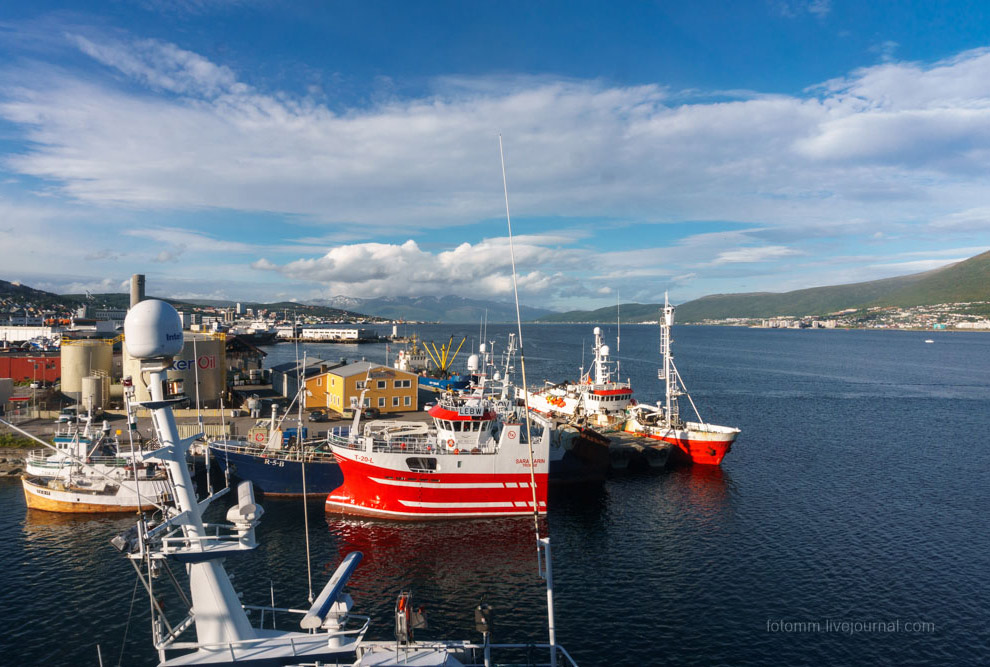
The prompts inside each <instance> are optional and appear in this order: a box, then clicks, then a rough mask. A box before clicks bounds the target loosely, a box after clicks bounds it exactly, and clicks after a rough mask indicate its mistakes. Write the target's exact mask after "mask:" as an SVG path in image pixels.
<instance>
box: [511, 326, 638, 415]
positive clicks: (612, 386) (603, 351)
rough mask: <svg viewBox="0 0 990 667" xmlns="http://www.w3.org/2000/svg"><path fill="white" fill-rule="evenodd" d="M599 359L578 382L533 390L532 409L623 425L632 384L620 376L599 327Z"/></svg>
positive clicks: (530, 404)
mask: <svg viewBox="0 0 990 667" xmlns="http://www.w3.org/2000/svg"><path fill="white" fill-rule="evenodd" d="M594 333H595V347H594V353H595V359H594V361H593V362H592V365H591V368H589V369H588V372H587V373H585V372H584V369H583V368H582V369H581V380H580V382H578V383H577V384H574V383H563V384H548V385H547V386H545V387H543V388H542V389H540V390H538V391H534V392H531V393H530V394H529V409H530V410H535V411H536V412H539V413H542V414H544V415H554V416H558V415H559V416H561V417H564V418H565V419H567V421H569V422H571V423H572V424H575V425H580V426H591V427H592V428H596V429H599V430H606V431H607V430H609V429H621V428H622V425H623V423H625V421H626V408H628V407H629V406H630V405H632V404H633V400H632V394H633V391H632V385H630V384H629V383H628V382H621V381H619V379H618V375H619V373H618V368H617V367H616V365H615V363H614V362H612V361H611V359H610V358H609V354H610V350H609V347H608V345H605V343H604V341H603V339H602V330H601V329H600V328H599V327H595V330H594Z"/></svg>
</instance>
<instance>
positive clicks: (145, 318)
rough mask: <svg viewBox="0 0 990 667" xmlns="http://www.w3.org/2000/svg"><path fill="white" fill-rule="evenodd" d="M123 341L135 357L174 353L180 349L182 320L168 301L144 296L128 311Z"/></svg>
mask: <svg viewBox="0 0 990 667" xmlns="http://www.w3.org/2000/svg"><path fill="white" fill-rule="evenodd" d="M124 344H125V345H127V353H128V354H130V355H131V356H132V357H134V358H135V359H156V358H159V357H174V356H175V355H177V354H178V353H179V352H181V351H182V320H180V319H179V313H178V312H177V311H176V310H175V308H173V307H172V306H171V305H169V304H167V303H165V302H164V301H159V300H157V299H147V300H145V301H142V302H140V303H138V304H136V305H135V306H134V307H133V308H131V309H130V310H129V311H127V317H126V318H125V319H124Z"/></svg>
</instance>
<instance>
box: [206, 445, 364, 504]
mask: <svg viewBox="0 0 990 667" xmlns="http://www.w3.org/2000/svg"><path fill="white" fill-rule="evenodd" d="M344 431H345V433H344V436H345V437H346V431H347V429H344ZM325 443H326V441H325V440H321V441H320V442H319V443H317V444H307V443H305V442H304V443H303V445H302V448H299V447H290V448H287V449H271V448H266V447H259V446H254V445H249V444H247V443H245V442H244V441H241V440H230V441H216V442H211V443H210V445H209V446H210V458H211V459H213V460H214V461H216V462H217V464H218V465H219V466H220V469H221V470H222V471H224V473H226V472H228V471H229V472H230V476H231V477H232V478H234V479H238V480H246V481H250V482H252V483H253V484H254V488H256V489H259V490H261V491H263V492H264V494H265V495H266V496H286V497H293V496H302V495H303V468H304V467H305V473H306V495H313V496H318V495H319V494H323V495H324V496H325V495H326V494H328V493H330V492H331V491H333V490H334V489H336V488H337V487H338V486H340V485H341V483H342V482H343V481H344V478H343V476H342V475H341V473H340V467H339V466H338V465H337V461H336V459H334V456H333V454H332V453H331V452H330V451H329V450H327V449H324V448H323V445H324V444H325Z"/></svg>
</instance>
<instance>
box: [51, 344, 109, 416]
mask: <svg viewBox="0 0 990 667" xmlns="http://www.w3.org/2000/svg"><path fill="white" fill-rule="evenodd" d="M61 357H62V393H63V394H65V395H66V396H68V397H70V398H72V399H75V400H76V401H77V402H79V398H80V395H81V393H82V382H83V378H86V377H89V376H91V375H101V376H104V375H105V376H107V377H109V376H110V372H111V370H112V369H113V343H112V342H111V341H109V340H97V339H94V340H65V339H63V340H62V349H61Z"/></svg>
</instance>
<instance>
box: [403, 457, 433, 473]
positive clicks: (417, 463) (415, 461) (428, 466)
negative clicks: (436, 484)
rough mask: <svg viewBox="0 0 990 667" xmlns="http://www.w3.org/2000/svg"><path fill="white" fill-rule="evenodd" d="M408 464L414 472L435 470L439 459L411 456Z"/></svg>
mask: <svg viewBox="0 0 990 667" xmlns="http://www.w3.org/2000/svg"><path fill="white" fill-rule="evenodd" d="M406 465H407V466H409V470H411V471H413V472H433V471H434V470H436V469H437V460H436V459H435V458H432V457H428V456H410V457H409V458H408V459H406Z"/></svg>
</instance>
